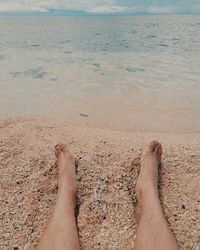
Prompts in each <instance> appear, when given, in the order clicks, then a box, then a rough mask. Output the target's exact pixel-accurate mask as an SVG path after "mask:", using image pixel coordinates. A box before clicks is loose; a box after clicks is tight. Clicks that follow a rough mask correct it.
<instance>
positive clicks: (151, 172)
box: [136, 141, 162, 203]
mask: <svg viewBox="0 0 200 250" xmlns="http://www.w3.org/2000/svg"><path fill="white" fill-rule="evenodd" d="M161 156H162V146H161V144H160V143H159V142H157V141H152V142H150V144H149V145H148V146H147V147H146V148H145V150H144V151H143V153H142V156H141V167H140V174H139V176H138V179H137V185H136V195H137V200H138V202H139V203H141V202H142V199H143V198H144V197H146V196H148V193H149V192H151V193H152V192H153V193H155V194H156V195H157V193H158V167H159V165H160V163H161Z"/></svg>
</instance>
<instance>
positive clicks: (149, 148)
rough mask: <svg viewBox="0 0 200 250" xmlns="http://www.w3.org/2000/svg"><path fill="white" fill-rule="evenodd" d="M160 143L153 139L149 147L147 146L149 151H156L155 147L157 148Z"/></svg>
mask: <svg viewBox="0 0 200 250" xmlns="http://www.w3.org/2000/svg"><path fill="white" fill-rule="evenodd" d="M158 144H159V142H158V141H151V142H150V143H149V145H148V147H147V148H148V151H149V152H150V153H152V152H154V151H155V149H156V147H157V146H158Z"/></svg>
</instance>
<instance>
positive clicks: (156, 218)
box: [135, 141, 179, 250]
mask: <svg viewBox="0 0 200 250" xmlns="http://www.w3.org/2000/svg"><path fill="white" fill-rule="evenodd" d="M161 155H162V147H161V144H160V143H158V142H156V141H153V142H151V143H150V144H149V146H148V147H147V148H146V149H145V150H144V152H143V154H142V157H141V168H140V174H139V176H138V180H137V185H136V195H137V200H138V205H139V209H140V221H139V226H138V231H137V235H136V242H135V250H143V249H144V250H178V249H179V248H178V244H177V242H176V239H175V237H174V235H173V233H172V231H171V230H170V228H169V225H168V223H167V221H166V219H165V216H164V214H163V212H162V208H161V204H160V200H159V196H158V167H159V165H160V163H161Z"/></svg>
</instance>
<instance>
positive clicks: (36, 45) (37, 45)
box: [31, 44, 40, 47]
mask: <svg viewBox="0 0 200 250" xmlns="http://www.w3.org/2000/svg"><path fill="white" fill-rule="evenodd" d="M31 47H40V45H39V44H32V45H31Z"/></svg>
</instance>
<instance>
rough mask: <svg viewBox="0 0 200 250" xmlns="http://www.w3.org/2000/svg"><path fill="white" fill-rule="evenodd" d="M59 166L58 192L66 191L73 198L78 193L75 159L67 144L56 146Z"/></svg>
mask: <svg viewBox="0 0 200 250" xmlns="http://www.w3.org/2000/svg"><path fill="white" fill-rule="evenodd" d="M55 156H56V158H57V161H56V163H57V165H58V169H59V170H58V190H62V189H65V190H67V191H68V192H70V193H71V194H72V195H73V196H75V193H76V172H75V157H74V156H73V154H72V153H71V152H70V151H69V149H68V147H67V146H66V145H65V144H57V145H56V146H55Z"/></svg>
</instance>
